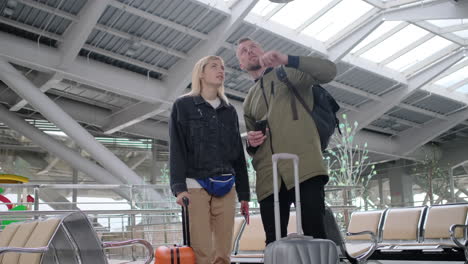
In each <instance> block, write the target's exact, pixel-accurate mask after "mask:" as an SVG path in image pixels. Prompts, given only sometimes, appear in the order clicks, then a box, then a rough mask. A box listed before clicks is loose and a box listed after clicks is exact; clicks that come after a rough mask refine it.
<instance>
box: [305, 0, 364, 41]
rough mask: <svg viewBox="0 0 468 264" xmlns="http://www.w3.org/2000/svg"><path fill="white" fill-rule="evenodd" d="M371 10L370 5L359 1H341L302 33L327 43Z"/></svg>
mask: <svg viewBox="0 0 468 264" xmlns="http://www.w3.org/2000/svg"><path fill="white" fill-rule="evenodd" d="M371 9H372V6H371V5H369V4H367V3H366V2H364V1H361V0H343V1H342V2H341V3H339V4H338V5H336V6H335V7H334V8H332V9H331V10H330V11H328V12H327V13H326V14H325V15H323V16H322V17H320V18H319V19H318V20H317V21H315V22H314V23H312V24H311V25H310V26H308V27H306V28H305V29H304V30H303V31H302V33H304V34H306V35H308V36H311V37H314V38H316V39H318V40H321V41H327V40H328V39H330V38H331V37H332V36H334V35H335V34H337V33H338V32H340V31H341V30H343V29H344V28H346V26H348V25H350V24H351V23H353V22H354V21H356V20H357V19H358V18H360V17H361V16H362V15H364V14H365V13H367V12H368V11H369V10H371Z"/></svg>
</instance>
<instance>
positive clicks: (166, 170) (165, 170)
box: [160, 163, 170, 183]
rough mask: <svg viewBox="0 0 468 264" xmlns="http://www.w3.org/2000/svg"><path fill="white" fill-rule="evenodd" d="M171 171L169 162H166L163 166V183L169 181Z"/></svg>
mask: <svg viewBox="0 0 468 264" xmlns="http://www.w3.org/2000/svg"><path fill="white" fill-rule="evenodd" d="M169 173H170V171H169V168H168V167H167V163H164V166H163V167H162V168H161V178H160V179H161V183H169Z"/></svg>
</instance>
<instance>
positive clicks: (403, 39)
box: [362, 25, 428, 63]
mask: <svg viewBox="0 0 468 264" xmlns="http://www.w3.org/2000/svg"><path fill="white" fill-rule="evenodd" d="M427 33H428V32H427V31H426V30H423V29H421V28H419V27H417V26H414V25H408V26H407V27H405V28H404V29H402V30H400V31H399V32H397V33H395V34H394V35H393V36H391V37H389V38H388V39H386V40H385V41H382V43H380V44H378V45H377V46H375V47H373V48H372V49H370V50H369V51H367V52H365V53H364V54H362V57H363V58H366V59H368V60H371V61H373V62H377V63H379V62H381V61H383V60H384V59H386V58H388V57H390V56H391V55H393V54H395V53H396V52H398V51H400V50H402V49H404V48H405V47H406V46H408V45H410V44H411V43H413V42H414V41H416V40H418V39H419V38H421V37H423V36H424V35H425V34H427Z"/></svg>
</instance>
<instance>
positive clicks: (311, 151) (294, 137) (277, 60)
mask: <svg viewBox="0 0 468 264" xmlns="http://www.w3.org/2000/svg"><path fill="white" fill-rule="evenodd" d="M236 56H237V58H238V60H239V64H240V68H241V69H242V70H245V71H247V72H248V73H249V75H250V76H251V77H252V78H253V79H254V80H255V85H254V86H253V87H252V88H251V89H250V91H249V93H248V95H247V97H246V98H245V101H244V116H245V122H246V127H247V131H248V133H247V146H248V148H247V150H248V152H249V154H250V155H252V156H253V166H254V168H255V170H256V172H257V183H256V191H257V198H258V200H259V202H260V214H261V217H262V222H263V226H264V229H265V233H266V244H269V243H271V242H273V241H275V223H274V209H273V208H274V207H273V179H272V175H273V171H272V161H271V157H272V154H274V153H294V154H296V155H298V156H299V182H300V188H301V205H302V223H303V230H304V233H305V235H308V236H313V237H316V238H325V231H324V223H323V215H324V212H325V204H324V196H325V193H324V185H325V184H326V183H327V182H328V175H327V169H326V167H325V165H324V163H323V161H322V152H321V148H320V138H319V135H318V132H317V128H316V126H315V123H314V122H313V120H312V118H311V117H310V115H309V114H308V113H307V111H306V110H305V109H304V107H303V106H302V105H301V104H300V103H299V102H298V101H297V100H296V98H295V97H294V94H293V93H292V92H291V91H290V90H289V89H288V87H287V86H286V85H285V84H284V83H283V82H281V81H279V80H278V78H277V77H276V73H275V70H274V68H275V67H285V71H286V73H287V76H288V79H289V80H290V81H291V83H292V84H293V85H294V86H295V87H296V88H297V90H298V91H299V93H300V94H301V96H302V97H303V98H304V100H305V101H306V102H308V103H309V107H310V108H311V109H312V108H313V95H312V90H311V89H310V88H311V85H312V84H320V83H327V82H330V81H331V80H332V79H333V78H334V77H335V76H336V66H335V64H334V63H333V62H331V61H329V60H326V59H321V58H317V57H308V56H291V55H285V54H282V53H280V52H278V51H267V52H265V51H264V50H263V49H262V47H261V46H260V44H258V43H257V42H255V41H253V40H252V39H249V38H242V39H240V40H239V41H238V47H237V50H236ZM259 120H267V124H268V127H267V130H266V133H265V135H264V134H263V133H262V131H255V130H256V129H255V124H256V121H259ZM257 130H258V129H257ZM278 173H279V177H280V179H279V182H281V187H280V194H279V198H280V215H281V236H282V237H284V236H286V234H287V233H286V232H287V225H288V220H289V211H290V207H291V204H292V203H293V202H294V200H295V198H294V171H293V164H292V162H291V161H280V162H279V163H278Z"/></svg>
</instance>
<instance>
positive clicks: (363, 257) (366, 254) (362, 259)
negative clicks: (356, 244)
mask: <svg viewBox="0 0 468 264" xmlns="http://www.w3.org/2000/svg"><path fill="white" fill-rule="evenodd" d="M359 235H370V237H371V243H372V244H371V247H370V248H369V250H367V251H366V252H364V253H362V254H361V255H359V256H357V257H355V258H354V259H356V260H357V261H358V263H365V262H366V261H367V259H368V258H369V257H370V256H371V255H372V254H373V253H374V251H375V250H376V249H377V246H378V244H377V236H376V235H375V234H374V232H372V231H362V232H357V233H351V232H347V233H346V236H359ZM345 247H346V245H345ZM350 257H351V256H350Z"/></svg>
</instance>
